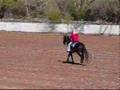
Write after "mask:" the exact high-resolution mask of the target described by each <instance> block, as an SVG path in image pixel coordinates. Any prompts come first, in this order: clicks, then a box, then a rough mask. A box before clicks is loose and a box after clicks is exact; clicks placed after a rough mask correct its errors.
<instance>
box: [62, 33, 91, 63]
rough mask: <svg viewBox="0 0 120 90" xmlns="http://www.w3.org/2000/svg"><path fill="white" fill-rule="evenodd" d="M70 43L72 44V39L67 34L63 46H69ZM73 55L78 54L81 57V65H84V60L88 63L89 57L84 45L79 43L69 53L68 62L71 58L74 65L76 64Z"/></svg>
mask: <svg viewBox="0 0 120 90" xmlns="http://www.w3.org/2000/svg"><path fill="white" fill-rule="evenodd" d="M69 42H71V40H70V37H69V36H68V35H67V34H65V35H64V36H63V44H64V45H65V44H67V45H68V44H69ZM73 53H77V54H78V55H79V56H80V57H81V60H80V63H81V64H83V62H84V60H86V61H88V57H89V55H88V52H87V49H86V47H85V45H84V44H83V43H81V42H77V43H76V44H75V46H74V47H72V48H71V51H70V52H69V53H68V57H67V62H69V58H70V57H71V59H72V63H74V60H73V55H72V54H73Z"/></svg>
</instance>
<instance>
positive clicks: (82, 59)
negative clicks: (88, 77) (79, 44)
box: [81, 49, 84, 63]
mask: <svg viewBox="0 0 120 90" xmlns="http://www.w3.org/2000/svg"><path fill="white" fill-rule="evenodd" d="M83 61H84V49H82V55H81V63H83Z"/></svg>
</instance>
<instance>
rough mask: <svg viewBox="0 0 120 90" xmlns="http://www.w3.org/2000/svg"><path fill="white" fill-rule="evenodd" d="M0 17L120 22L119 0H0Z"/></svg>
mask: <svg viewBox="0 0 120 90" xmlns="http://www.w3.org/2000/svg"><path fill="white" fill-rule="evenodd" d="M0 18H1V19H2V18H5V19H11V18H12V19H34V18H37V19H45V20H50V21H53V22H61V21H66V22H67V21H70V20H74V21H80V20H84V21H99V22H100V21H101V22H107V23H114V24H120V0H0Z"/></svg>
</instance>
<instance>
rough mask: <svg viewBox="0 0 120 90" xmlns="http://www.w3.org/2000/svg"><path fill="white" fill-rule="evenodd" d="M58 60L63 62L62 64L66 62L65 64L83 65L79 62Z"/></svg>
mask: <svg viewBox="0 0 120 90" xmlns="http://www.w3.org/2000/svg"><path fill="white" fill-rule="evenodd" d="M59 62H62V63H64V64H66V63H67V64H72V65H82V66H85V65H84V64H81V63H75V62H74V63H73V62H67V61H60V60H59Z"/></svg>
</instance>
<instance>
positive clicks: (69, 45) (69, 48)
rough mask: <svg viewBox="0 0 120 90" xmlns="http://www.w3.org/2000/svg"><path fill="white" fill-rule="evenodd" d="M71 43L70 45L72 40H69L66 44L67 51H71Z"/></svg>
mask: <svg viewBox="0 0 120 90" xmlns="http://www.w3.org/2000/svg"><path fill="white" fill-rule="evenodd" d="M71 45H72V42H70V43H69V44H68V47H67V51H68V52H70V51H71Z"/></svg>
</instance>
